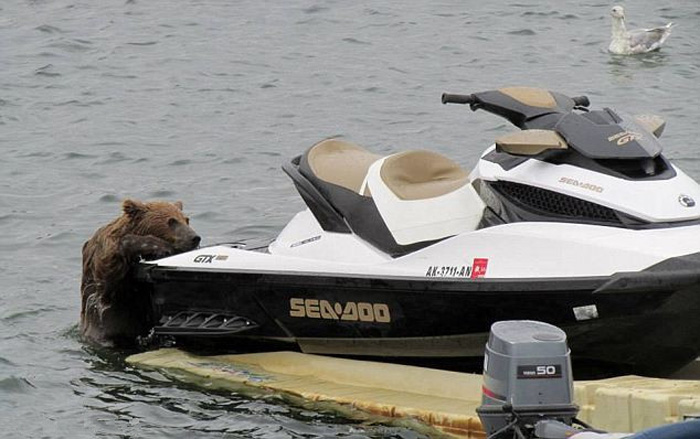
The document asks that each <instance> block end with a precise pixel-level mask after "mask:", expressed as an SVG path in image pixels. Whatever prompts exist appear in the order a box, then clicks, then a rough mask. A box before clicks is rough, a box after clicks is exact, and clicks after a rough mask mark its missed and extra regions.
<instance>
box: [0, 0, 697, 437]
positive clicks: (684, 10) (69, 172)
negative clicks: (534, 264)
mask: <svg viewBox="0 0 700 439" xmlns="http://www.w3.org/2000/svg"><path fill="white" fill-rule="evenodd" d="M623 4H624V5H625V7H626V9H627V14H628V20H629V21H630V25H631V27H645V26H651V25H660V24H664V23H665V22H666V21H671V20H673V21H675V22H676V23H677V27H676V28H675V29H674V33H673V35H672V36H671V37H670V39H669V40H668V43H667V46H666V47H664V48H663V49H662V51H660V52H658V53H654V54H650V55H644V56H635V57H619V56H611V55H609V54H608V53H606V51H605V48H606V47H607V44H608V38H609V33H610V29H609V26H610V18H609V15H608V11H609V9H610V7H611V6H612V3H609V2H603V1H597V2H581V1H578V0H576V1H574V0H561V1H553V0H549V1H534V0H510V1H509V0H506V1H493V2H483V1H476V0H469V1H456V0H455V1H418V0H405V1H402V2H388V1H376V2H350V1H340V0H338V1H333V0H318V1H301V0H287V1H277V2H272V1H251V0H248V1H246V0H242V1H233V0H231V1H226V0H182V1H178V2H173V1H165V0H108V1H100V2H88V1H76V0H54V1H48V0H3V1H2V2H0V148H1V149H0V286H1V287H2V289H1V293H0V429H1V431H2V433H0V435H2V436H3V437H11V438H15V437H27V438H38V437H50V438H60V437H66V438H78V437H80V438H82V437H86V438H89V437H123V438H130V437H133V438H145V437H148V438H150V437H152V438H163V437H167V438H177V437H183V438H185V437H186V438H193V437H206V438H209V437H212V438H213V437H216V438H221V437H249V438H253V437H254V438H289V437H302V436H303V437H307V438H315V437H328V436H331V437H351V438H355V437H357V438H359V437H402V438H412V437H416V436H420V435H421V434H420V433H417V432H415V431H413V430H411V429H408V428H405V427H401V426H382V425H374V424H368V423H366V422H362V421H358V420H351V419H346V418H345V417H343V416H340V415H337V414H334V413H333V412H328V411H324V410H320V409H312V410H309V409H306V408H304V407H300V406H298V405H296V404H293V403H289V402H287V401H285V400H281V399H279V398H276V397H272V396H268V397H260V396H255V395H246V394H244V393H240V392H227V393H222V392H207V391H202V390H201V389H196V388H193V387H190V386H187V385H183V384H179V383H177V382H175V381H174V380H172V379H170V378H168V377H166V376H164V375H161V374H159V373H155V372H142V371H138V370H134V369H132V368H130V367H127V366H125V365H124V363H123V358H124V355H123V353H119V352H111V351H107V350H95V349H92V348H90V347H88V346H87V345H85V344H83V343H81V341H80V340H79V338H78V337H77V330H76V322H77V320H78V314H79V308H80V305H79V303H80V302H79V297H80V294H79V283H80V271H81V255H80V249H81V246H82V244H83V242H84V241H85V240H87V239H88V238H89V237H90V236H91V234H92V233H93V232H94V231H95V230H96V229H97V228H98V227H99V226H101V225H103V224H105V223H107V222H108V221H110V220H111V219H113V218H114V217H116V216H117V215H119V211H120V201H121V200H122V199H124V198H126V197H134V198H137V199H148V200H150V199H169V200H182V201H183V202H184V205H185V210H186V211H187V212H188V213H189V214H190V215H191V219H192V225H193V227H194V228H195V229H196V230H197V231H198V232H199V233H200V234H201V235H202V236H203V238H204V240H203V245H206V244H212V243H216V242H222V241H230V240H233V239H238V238H251V237H257V236H261V235H262V236H267V235H274V234H275V233H276V232H277V231H279V230H280V228H281V227H282V226H283V224H284V223H285V222H286V221H287V220H288V219H289V218H290V217H291V216H292V215H293V214H294V213H295V212H296V211H298V210H300V209H301V208H302V207H303V205H302V202H301V200H300V198H299V197H298V196H297V195H296V193H295V191H294V188H293V186H292V184H291V183H290V182H289V181H288V180H287V177H286V176H285V175H284V174H283V173H282V172H281V171H280V166H281V165H282V163H284V162H285V161H286V160H288V159H289V158H290V157H292V156H294V155H296V154H299V153H300V152H302V151H303V150H304V149H305V148H307V147H308V146H310V145H311V144H313V143H314V142H316V141H318V140H320V139H322V138H325V137H329V136H336V135H340V136H344V137H345V138H347V139H349V140H352V141H354V142H356V143H359V144H362V145H364V146H366V147H368V148H370V149H372V150H373V151H375V152H378V153H388V152H392V151H397V150H403V149H409V148H428V149H435V150H437V151H438V152H440V153H443V154H446V155H448V156H450V157H452V158H454V159H455V160H457V161H458V162H460V163H461V164H462V165H463V166H464V167H466V168H469V167H471V166H472V165H473V163H474V162H475V160H476V158H477V157H478V155H479V153H480V152H481V150H483V149H484V148H485V147H486V146H487V145H488V144H489V143H490V142H491V141H492V140H493V138H494V136H496V135H499V134H502V133H506V132H509V131H511V130H513V129H514V128H512V127H510V126H507V125H506V122H505V121H503V120H500V119H498V118H496V117H494V116H492V115H489V114H487V113H483V112H481V113H479V112H477V113H472V112H470V111H468V109H466V108H462V107H457V106H443V105H441V104H440V95H441V93H442V92H453V93H471V92H475V91H481V90H487V89H493V88H499V87H503V86H509V85H527V86H539V87H544V88H548V89H551V90H556V91H560V92H563V93H565V94H569V95H580V94H586V95H588V96H589V97H590V98H591V101H592V102H593V105H594V106H597V107H603V106H610V107H613V108H620V109H624V110H626V111H628V112H630V113H645V112H648V113H657V114H660V115H662V116H663V117H664V118H666V119H667V120H668V127H667V130H666V133H665V134H664V139H663V140H664V144H665V148H666V153H667V155H668V157H669V158H671V159H672V160H673V161H674V162H675V163H676V164H678V165H679V166H681V167H682V168H683V169H685V170H686V171H687V172H688V173H689V174H690V175H691V176H693V177H694V178H696V179H697V178H700V152H699V145H698V133H699V132H700V131H699V128H698V125H699V124H700V109H698V104H699V103H700V90H699V86H698V84H700V47H699V45H698V40H699V39H700V2H698V1H697V0H678V1H673V0H669V1H666V2H657V1H654V0H638V1H635V2H627V3H623Z"/></svg>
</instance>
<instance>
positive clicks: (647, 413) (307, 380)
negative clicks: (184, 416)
mask: <svg viewBox="0 0 700 439" xmlns="http://www.w3.org/2000/svg"><path fill="white" fill-rule="evenodd" d="M127 362H128V363H130V364H133V365H135V366H138V367H145V368H153V369H158V370H163V371H164V372H166V373H169V374H170V375H171V376H173V377H175V378H176V379H180V380H183V381H190V382H196V383H199V384H203V385H205V386H206V387H208V388H226V387H230V386H231V385H247V386H252V387H255V388H259V389H265V390H270V391H274V392H282V393H287V394H290V395H294V396H298V397H301V398H304V399H306V400H309V401H317V402H330V403H333V404H338V405H339V407H342V406H350V407H352V408H355V409H359V410H362V411H364V412H367V413H371V414H374V415H379V416H384V417H391V418H408V419H414V420H417V421H419V422H420V423H422V424H425V425H427V426H430V427H432V428H436V429H438V430H441V431H443V432H445V433H448V434H450V435H456V436H461V437H467V438H483V437H485V435H484V432H483V430H482V428H481V423H480V422H479V418H478V416H477V415H476V411H475V409H476V407H478V406H479V405H481V384H482V378H481V375H478V374H466V373H458V372H449V371H442V370H435V369H427V368H421V367H413V366H404V365H397V364H387V363H377V362H369V361H359V360H348V359H339V358H332V357H324V356H319V355H310V354H302V353H297V352H271V353H260V354H239V355H217V356H206V357H203V356H196V355H192V354H189V353H186V352H183V351H180V350H177V349H160V350H157V351H151V352H144V353H141V354H136V355H132V356H130V357H129V358H127ZM574 387H575V392H574V393H575V399H576V403H577V404H578V405H579V407H580V408H581V411H580V413H579V416H578V417H579V419H581V420H583V421H585V422H588V423H590V424H592V425H594V426H595V427H596V428H600V429H603V430H607V431H611V432H633V431H639V430H642V429H645V428H649V427H653V426H657V425H662V424H667V423H671V422H676V421H679V420H682V419H683V416H684V415H688V414H698V413H700V381H695V380H669V379H659V378H643V377H637V376H624V377H618V378H610V379H606V380H597V381H581V382H576V383H575V384H574Z"/></svg>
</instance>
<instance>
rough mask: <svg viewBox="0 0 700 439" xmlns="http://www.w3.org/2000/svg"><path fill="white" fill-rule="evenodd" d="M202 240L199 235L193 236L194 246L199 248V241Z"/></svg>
mask: <svg viewBox="0 0 700 439" xmlns="http://www.w3.org/2000/svg"><path fill="white" fill-rule="evenodd" d="M201 241H202V238H201V237H200V236H199V235H194V236H193V237H192V248H197V247H199V243H200V242H201Z"/></svg>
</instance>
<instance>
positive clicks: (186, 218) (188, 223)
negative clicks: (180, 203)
mask: <svg viewBox="0 0 700 439" xmlns="http://www.w3.org/2000/svg"><path fill="white" fill-rule="evenodd" d="M185 224H187V225H188V226H189V225H190V219H189V218H188V217H185Z"/></svg>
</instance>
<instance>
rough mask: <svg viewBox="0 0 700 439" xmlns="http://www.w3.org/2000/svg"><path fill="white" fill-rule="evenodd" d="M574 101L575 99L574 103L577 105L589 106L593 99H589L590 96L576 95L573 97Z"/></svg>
mask: <svg viewBox="0 0 700 439" xmlns="http://www.w3.org/2000/svg"><path fill="white" fill-rule="evenodd" d="M571 100H572V101H574V105H576V106H577V107H588V106H589V105H591V101H590V100H589V99H588V96H574V97H573V98H571Z"/></svg>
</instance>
